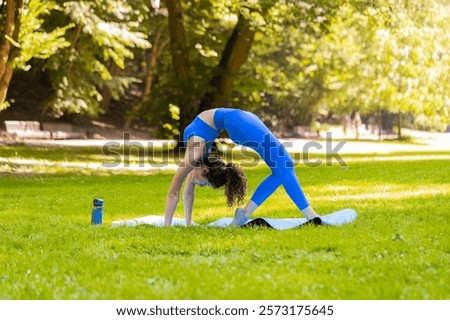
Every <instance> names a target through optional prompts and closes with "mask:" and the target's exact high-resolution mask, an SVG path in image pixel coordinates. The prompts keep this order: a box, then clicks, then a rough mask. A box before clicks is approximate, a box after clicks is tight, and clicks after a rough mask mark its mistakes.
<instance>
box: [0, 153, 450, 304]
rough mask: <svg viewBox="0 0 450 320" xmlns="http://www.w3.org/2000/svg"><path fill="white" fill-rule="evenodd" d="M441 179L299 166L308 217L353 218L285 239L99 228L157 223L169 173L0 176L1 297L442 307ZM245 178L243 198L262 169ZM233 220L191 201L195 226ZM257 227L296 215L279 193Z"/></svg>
mask: <svg viewBox="0 0 450 320" xmlns="http://www.w3.org/2000/svg"><path fill="white" fill-rule="evenodd" d="M393 160H394V159H393ZM449 168H450V166H449V160H448V159H447V160H442V159H440V160H423V159H421V160H409V161H389V160H386V161H382V162H376V161H367V160H364V161H362V160H361V161H358V160H355V161H352V162H350V163H349V167H348V168H341V167H340V166H338V165H334V166H319V167H316V168H308V167H305V166H299V167H298V168H297V174H298V176H299V178H300V181H301V183H302V185H303V188H304V191H305V193H306V194H307V196H308V198H309V200H310V202H311V204H312V205H313V206H314V208H315V209H316V211H318V212H319V213H321V214H326V213H329V212H332V211H336V210H339V209H342V208H347V207H350V208H353V209H355V210H356V211H357V212H358V214H359V216H358V218H357V220H356V221H355V222H354V223H352V224H348V225H344V226H340V227H312V226H311V227H309V226H308V227H304V228H301V229H291V230H285V231H275V230H270V229H264V228H256V229H239V228H227V229H220V228H207V227H192V228H182V227H177V228H157V227H149V226H138V227H135V228H132V227H118V228H112V227H111V222H112V221H114V220H119V219H127V218H133V217H140V216H143V215H148V214H163V209H164V201H165V195H166V192H167V189H168V187H169V184H170V181H171V178H172V173H170V172H169V173H161V172H157V173H154V174H149V175H133V174H122V175H117V174H105V173H104V172H103V173H101V174H98V173H97V172H96V171H95V170H92V171H88V170H83V171H80V172H69V173H68V172H66V173H59V174H58V173H56V174H33V173H23V172H22V173H12V172H7V173H4V174H3V175H1V176H0V299H449V298H450V287H449V282H448V279H450V271H449V268H448V266H449V265H450V245H449V237H448V235H449V224H448V214H449V211H448V204H449V200H450V184H449V180H448V172H449ZM246 173H247V174H248V178H249V191H250V192H252V191H253V190H254V189H255V187H256V186H257V184H258V183H259V182H260V181H261V180H262V179H263V178H264V177H265V176H266V175H267V174H268V173H269V171H268V169H267V168H265V167H264V166H258V167H256V168H248V169H246ZM94 197H102V198H103V199H104V201H105V217H104V224H103V225H102V226H95V227H94V226H91V225H90V210H91V203H92V199H93V198H94ZM232 215H233V209H229V208H227V207H226V204H225V198H224V197H223V191H222V190H212V189H208V188H202V189H199V190H197V193H196V203H195V208H194V220H195V221H196V222H198V223H200V224H207V223H209V222H211V221H214V220H216V219H219V218H221V217H225V216H228V217H231V216H232ZM177 216H178V217H182V206H181V203H180V205H179V209H178V211H177ZM255 216H266V217H297V216H299V212H298V211H297V210H296V208H295V207H294V205H293V204H292V203H291V201H290V200H289V198H288V197H287V195H286V194H285V192H284V190H283V189H282V188H280V189H279V190H277V192H276V193H275V194H274V195H273V196H272V197H271V198H269V200H267V202H266V203H265V204H264V206H263V207H261V208H260V209H259V210H258V211H257V212H256V213H255Z"/></svg>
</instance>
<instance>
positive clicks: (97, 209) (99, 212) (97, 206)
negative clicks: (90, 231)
mask: <svg viewBox="0 0 450 320" xmlns="http://www.w3.org/2000/svg"><path fill="white" fill-rule="evenodd" d="M102 221H103V199H94V207H93V208H92V217H91V224H102Z"/></svg>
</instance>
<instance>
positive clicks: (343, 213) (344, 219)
mask: <svg viewBox="0 0 450 320" xmlns="http://www.w3.org/2000/svg"><path fill="white" fill-rule="evenodd" d="M357 216H358V215H357V213H356V211H355V210H353V209H343V210H339V211H336V212H333V213H330V214H327V215H324V216H321V217H320V218H321V219H322V222H323V224H324V225H326V226H339V225H343V224H346V223H351V222H353V221H355V219H356V217H357ZM231 221H233V218H222V219H219V220H217V221H214V222H212V223H210V224H207V225H204V226H207V227H218V228H226V227H228V225H229V224H230V223H231ZM306 222H307V221H306V219H305V218H287V219H282V218H278V219H275V218H256V219H250V220H249V221H248V222H247V223H246V224H244V225H243V226H242V227H254V226H259V227H267V228H274V229H277V230H286V229H292V228H298V227H301V226H302V225H304V224H305V223H306ZM112 225H113V227H118V226H137V225H151V226H155V227H162V226H164V216H157V215H150V216H145V217H140V218H136V219H128V220H119V221H113V223H112ZM192 225H194V226H199V225H200V224H198V223H195V222H194V223H192ZM172 226H186V222H185V220H184V219H182V218H174V219H173V220H172Z"/></svg>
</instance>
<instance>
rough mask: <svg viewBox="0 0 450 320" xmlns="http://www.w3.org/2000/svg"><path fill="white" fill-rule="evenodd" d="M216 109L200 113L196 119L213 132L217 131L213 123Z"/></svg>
mask: <svg viewBox="0 0 450 320" xmlns="http://www.w3.org/2000/svg"><path fill="white" fill-rule="evenodd" d="M216 110H217V108H215V109H209V110H205V111H203V112H201V113H200V114H199V115H198V117H199V118H200V119H202V120H203V121H204V122H205V123H206V124H207V125H209V126H210V127H211V128H213V129H214V130H217V128H216V125H215V123H214V114H215V113H216Z"/></svg>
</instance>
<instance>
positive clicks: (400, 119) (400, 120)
mask: <svg viewBox="0 0 450 320" xmlns="http://www.w3.org/2000/svg"><path fill="white" fill-rule="evenodd" d="M402 125H403V123H402V113H401V112H399V113H398V118H397V126H398V136H397V139H399V140H400V139H401V138H402Z"/></svg>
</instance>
